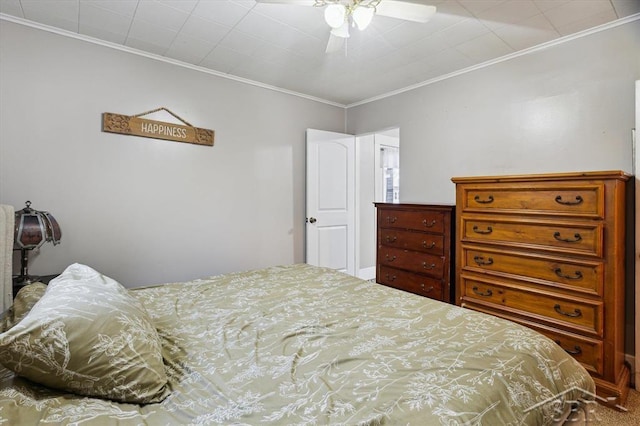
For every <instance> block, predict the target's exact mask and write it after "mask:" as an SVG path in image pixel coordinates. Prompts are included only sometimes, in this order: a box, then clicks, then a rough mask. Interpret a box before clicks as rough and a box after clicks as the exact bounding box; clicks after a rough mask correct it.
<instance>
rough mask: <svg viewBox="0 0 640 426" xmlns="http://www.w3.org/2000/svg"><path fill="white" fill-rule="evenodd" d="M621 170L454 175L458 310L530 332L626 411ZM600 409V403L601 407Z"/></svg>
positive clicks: (599, 391)
mask: <svg viewBox="0 0 640 426" xmlns="http://www.w3.org/2000/svg"><path fill="white" fill-rule="evenodd" d="M628 179H629V176H628V175H626V174H625V173H623V172H619V171H614V172H585V173H563V174H544V175H542V174H541V175H523V176H487V177H455V178H452V181H453V182H454V183H455V184H456V206H457V207H456V209H457V214H456V227H457V231H456V232H457V235H458V236H459V237H458V238H457V242H456V253H457V256H456V286H457V289H456V292H457V300H456V303H457V304H459V305H461V306H464V307H467V308H471V309H475V310H478V311H482V312H485V313H489V314H493V315H497V316H500V317H504V318H507V319H509V320H513V321H516V322H518V323H521V324H524V325H526V326H529V327H531V328H534V329H536V330H538V331H540V332H542V333H543V334H545V335H547V336H548V337H550V338H551V339H552V340H554V341H555V342H556V343H558V344H559V345H560V346H562V348H564V350H565V351H566V352H568V353H570V354H571V355H573V356H574V357H575V358H576V359H577V360H578V361H579V362H580V363H581V364H582V365H583V366H584V367H585V368H586V369H587V370H588V371H589V372H590V373H591V375H592V377H593V378H594V380H595V382H596V386H597V394H598V396H600V397H602V398H604V399H607V400H608V401H609V404H610V405H612V406H615V405H616V404H620V405H622V404H624V402H625V400H626V397H627V394H628V390H629V388H628V386H629V375H630V373H629V368H628V367H627V366H626V365H625V363H624V324H625V323H624V290H625V288H624V287H625V270H624V268H625V263H624V261H625V202H626V200H625V186H626V182H627V180H628ZM601 402H602V401H601Z"/></svg>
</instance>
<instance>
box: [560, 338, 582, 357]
mask: <svg viewBox="0 0 640 426" xmlns="http://www.w3.org/2000/svg"><path fill="white" fill-rule="evenodd" d="M556 343H557V344H558V346H560V347H561V348H562V345H561V344H560V341H559V340H556ZM562 349H564V351H565V352H566V353H568V354H569V355H580V354H581V353H582V348H581V347H580V346H578V345H575V346H574V347H573V349H565V348H562Z"/></svg>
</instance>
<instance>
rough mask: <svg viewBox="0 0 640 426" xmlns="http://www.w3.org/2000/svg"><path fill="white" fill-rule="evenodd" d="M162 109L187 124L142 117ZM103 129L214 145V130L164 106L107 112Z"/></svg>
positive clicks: (110, 131)
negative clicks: (130, 112) (127, 112)
mask: <svg viewBox="0 0 640 426" xmlns="http://www.w3.org/2000/svg"><path fill="white" fill-rule="evenodd" d="M160 110H164V111H166V112H168V113H169V114H171V115H173V116H174V117H176V118H177V119H178V120H180V121H182V122H183V123H184V124H185V125H182V124H175V123H165V122H163V121H155V120H148V119H146V118H140V116H142V115H147V114H151V113H154V112H157V111H160ZM102 131H103V132H109V133H119V134H122V135H132V136H142V137H145V138H153V139H164V140H168V141H175V142H186V143H193V144H197V145H207V146H213V136H214V131H213V130H209V129H201V128H199V127H194V126H192V125H191V124H189V123H188V122H186V121H185V120H183V119H182V118H180V117H178V116H177V115H176V114H174V113H173V112H171V111H169V110H168V109H167V108H164V107H163V108H158V109H154V110H151V111H147V112H143V113H142V114H137V115H123V114H114V113H111V112H105V113H103V114H102Z"/></svg>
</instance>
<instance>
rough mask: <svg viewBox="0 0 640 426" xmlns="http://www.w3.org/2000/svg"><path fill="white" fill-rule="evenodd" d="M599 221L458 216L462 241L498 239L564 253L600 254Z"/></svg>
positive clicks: (502, 241) (515, 244) (600, 225)
mask: <svg viewBox="0 0 640 426" xmlns="http://www.w3.org/2000/svg"><path fill="white" fill-rule="evenodd" d="M602 227H603V225H602V223H599V222H597V223H589V222H584V223H582V222H575V223H570V222H566V223H555V222H543V221H540V222H535V221H520V220H509V219H502V218H498V217H494V218H492V219H480V218H468V217H464V216H463V217H462V218H461V228H462V229H461V233H462V235H461V238H462V241H465V242H490V243H502V244H504V245H508V246H510V247H516V246H520V247H523V248H533V247H537V248H541V249H547V250H553V251H560V252H566V253H575V254H583V255H592V256H597V257H600V256H602V245H603V243H602V234H603V233H602Z"/></svg>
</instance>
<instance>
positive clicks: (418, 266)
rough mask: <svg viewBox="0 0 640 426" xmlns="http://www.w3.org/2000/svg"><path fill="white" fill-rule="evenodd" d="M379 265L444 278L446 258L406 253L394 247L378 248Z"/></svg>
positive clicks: (413, 252)
mask: <svg viewBox="0 0 640 426" xmlns="http://www.w3.org/2000/svg"><path fill="white" fill-rule="evenodd" d="M378 263H379V264H380V265H384V266H391V267H393V268H400V269H404V270H407V271H411V272H417V273H420V274H425V275H429V276H431V277H434V278H443V275H444V269H445V268H444V257H442V256H433V255H430V254H426V253H419V252H415V251H406V250H402V249H396V248H392V247H385V246H382V247H379V248H378Z"/></svg>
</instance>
